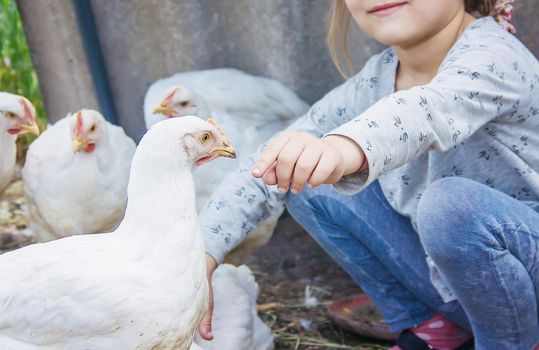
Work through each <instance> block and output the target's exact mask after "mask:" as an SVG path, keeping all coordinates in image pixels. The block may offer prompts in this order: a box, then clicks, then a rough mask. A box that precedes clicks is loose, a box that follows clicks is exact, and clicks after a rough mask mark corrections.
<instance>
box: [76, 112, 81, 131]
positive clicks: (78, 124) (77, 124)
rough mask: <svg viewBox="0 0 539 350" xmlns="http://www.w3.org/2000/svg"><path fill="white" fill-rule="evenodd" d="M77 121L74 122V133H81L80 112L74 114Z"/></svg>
mask: <svg viewBox="0 0 539 350" xmlns="http://www.w3.org/2000/svg"><path fill="white" fill-rule="evenodd" d="M76 118H77V121H76V123H75V135H77V136H81V135H82V112H80V111H79V112H77V114H76Z"/></svg>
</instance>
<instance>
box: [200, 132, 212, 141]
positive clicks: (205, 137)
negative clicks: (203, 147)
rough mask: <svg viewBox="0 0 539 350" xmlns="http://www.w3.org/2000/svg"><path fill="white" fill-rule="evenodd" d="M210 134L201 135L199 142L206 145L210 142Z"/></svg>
mask: <svg viewBox="0 0 539 350" xmlns="http://www.w3.org/2000/svg"><path fill="white" fill-rule="evenodd" d="M210 137H211V135H210V133H209V132H205V133H204V134H202V137H201V138H200V142H202V143H206V142H208V141H209V140H210Z"/></svg>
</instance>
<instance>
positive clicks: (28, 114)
mask: <svg viewBox="0 0 539 350" xmlns="http://www.w3.org/2000/svg"><path fill="white" fill-rule="evenodd" d="M19 103H20V105H21V106H22V109H23V110H24V119H25V120H26V121H30V122H33V121H34V114H33V113H32V109H31V108H30V102H28V100H27V99H25V98H24V97H21V98H20V99H19Z"/></svg>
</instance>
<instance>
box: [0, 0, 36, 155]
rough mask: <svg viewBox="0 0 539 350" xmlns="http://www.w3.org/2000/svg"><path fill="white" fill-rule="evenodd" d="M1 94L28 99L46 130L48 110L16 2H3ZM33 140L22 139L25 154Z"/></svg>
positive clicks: (0, 3)
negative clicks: (46, 111)
mask: <svg viewBox="0 0 539 350" xmlns="http://www.w3.org/2000/svg"><path fill="white" fill-rule="evenodd" d="M0 91H6V92H11V93H14V94H17V95H22V96H25V97H26V98H28V99H29V100H30V101H31V102H32V103H33V104H34V106H35V107H36V113H37V116H38V118H39V120H38V124H40V129H44V128H45V125H46V116H45V108H44V107H43V101H42V99H41V92H40V91H39V83H38V79H37V75H36V72H35V70H34V65H33V63H32V58H31V57H30V50H29V49H28V44H27V42H26V36H25V35H24V30H23V27H22V22H21V18H20V16H19V11H18V9H17V4H16V1H15V0H0ZM34 138H35V137H34V136H33V135H24V136H23V137H22V138H20V140H19V145H20V146H21V147H19V150H20V151H21V152H24V150H25V148H26V146H27V145H28V144H29V143H30V142H31V141H32V140H33V139H34Z"/></svg>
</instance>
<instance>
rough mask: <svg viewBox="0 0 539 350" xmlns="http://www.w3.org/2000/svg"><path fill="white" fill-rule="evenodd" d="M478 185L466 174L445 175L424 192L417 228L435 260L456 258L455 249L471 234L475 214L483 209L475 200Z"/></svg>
mask: <svg viewBox="0 0 539 350" xmlns="http://www.w3.org/2000/svg"><path fill="white" fill-rule="evenodd" d="M477 186H481V185H480V184H478V183H476V182H474V181H472V180H469V179H465V178H459V177H450V178H443V179H440V180H438V181H435V182H433V183H432V184H430V185H429V186H428V187H427V190H426V191H425V192H424V193H423V195H422V196H421V200H420V201H419V205H418V209H417V229H418V233H419V235H420V238H421V242H422V244H423V246H424V248H425V251H426V252H427V253H428V254H429V255H431V256H432V257H433V258H434V259H435V260H438V259H443V260H445V259H446V258H449V259H452V258H455V256H454V253H455V250H457V251H458V250H459V245H460V244H461V243H462V242H464V241H468V240H469V239H470V238H471V237H470V234H471V233H470V232H469V231H473V228H472V227H471V226H473V225H474V219H473V218H474V215H473V214H474V211H476V210H479V208H476V207H475V205H474V204H473V198H474V192H476V191H477V189H476V187H477ZM462 235H466V236H467V237H466V239H464V237H462ZM437 258H438V259H437Z"/></svg>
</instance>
